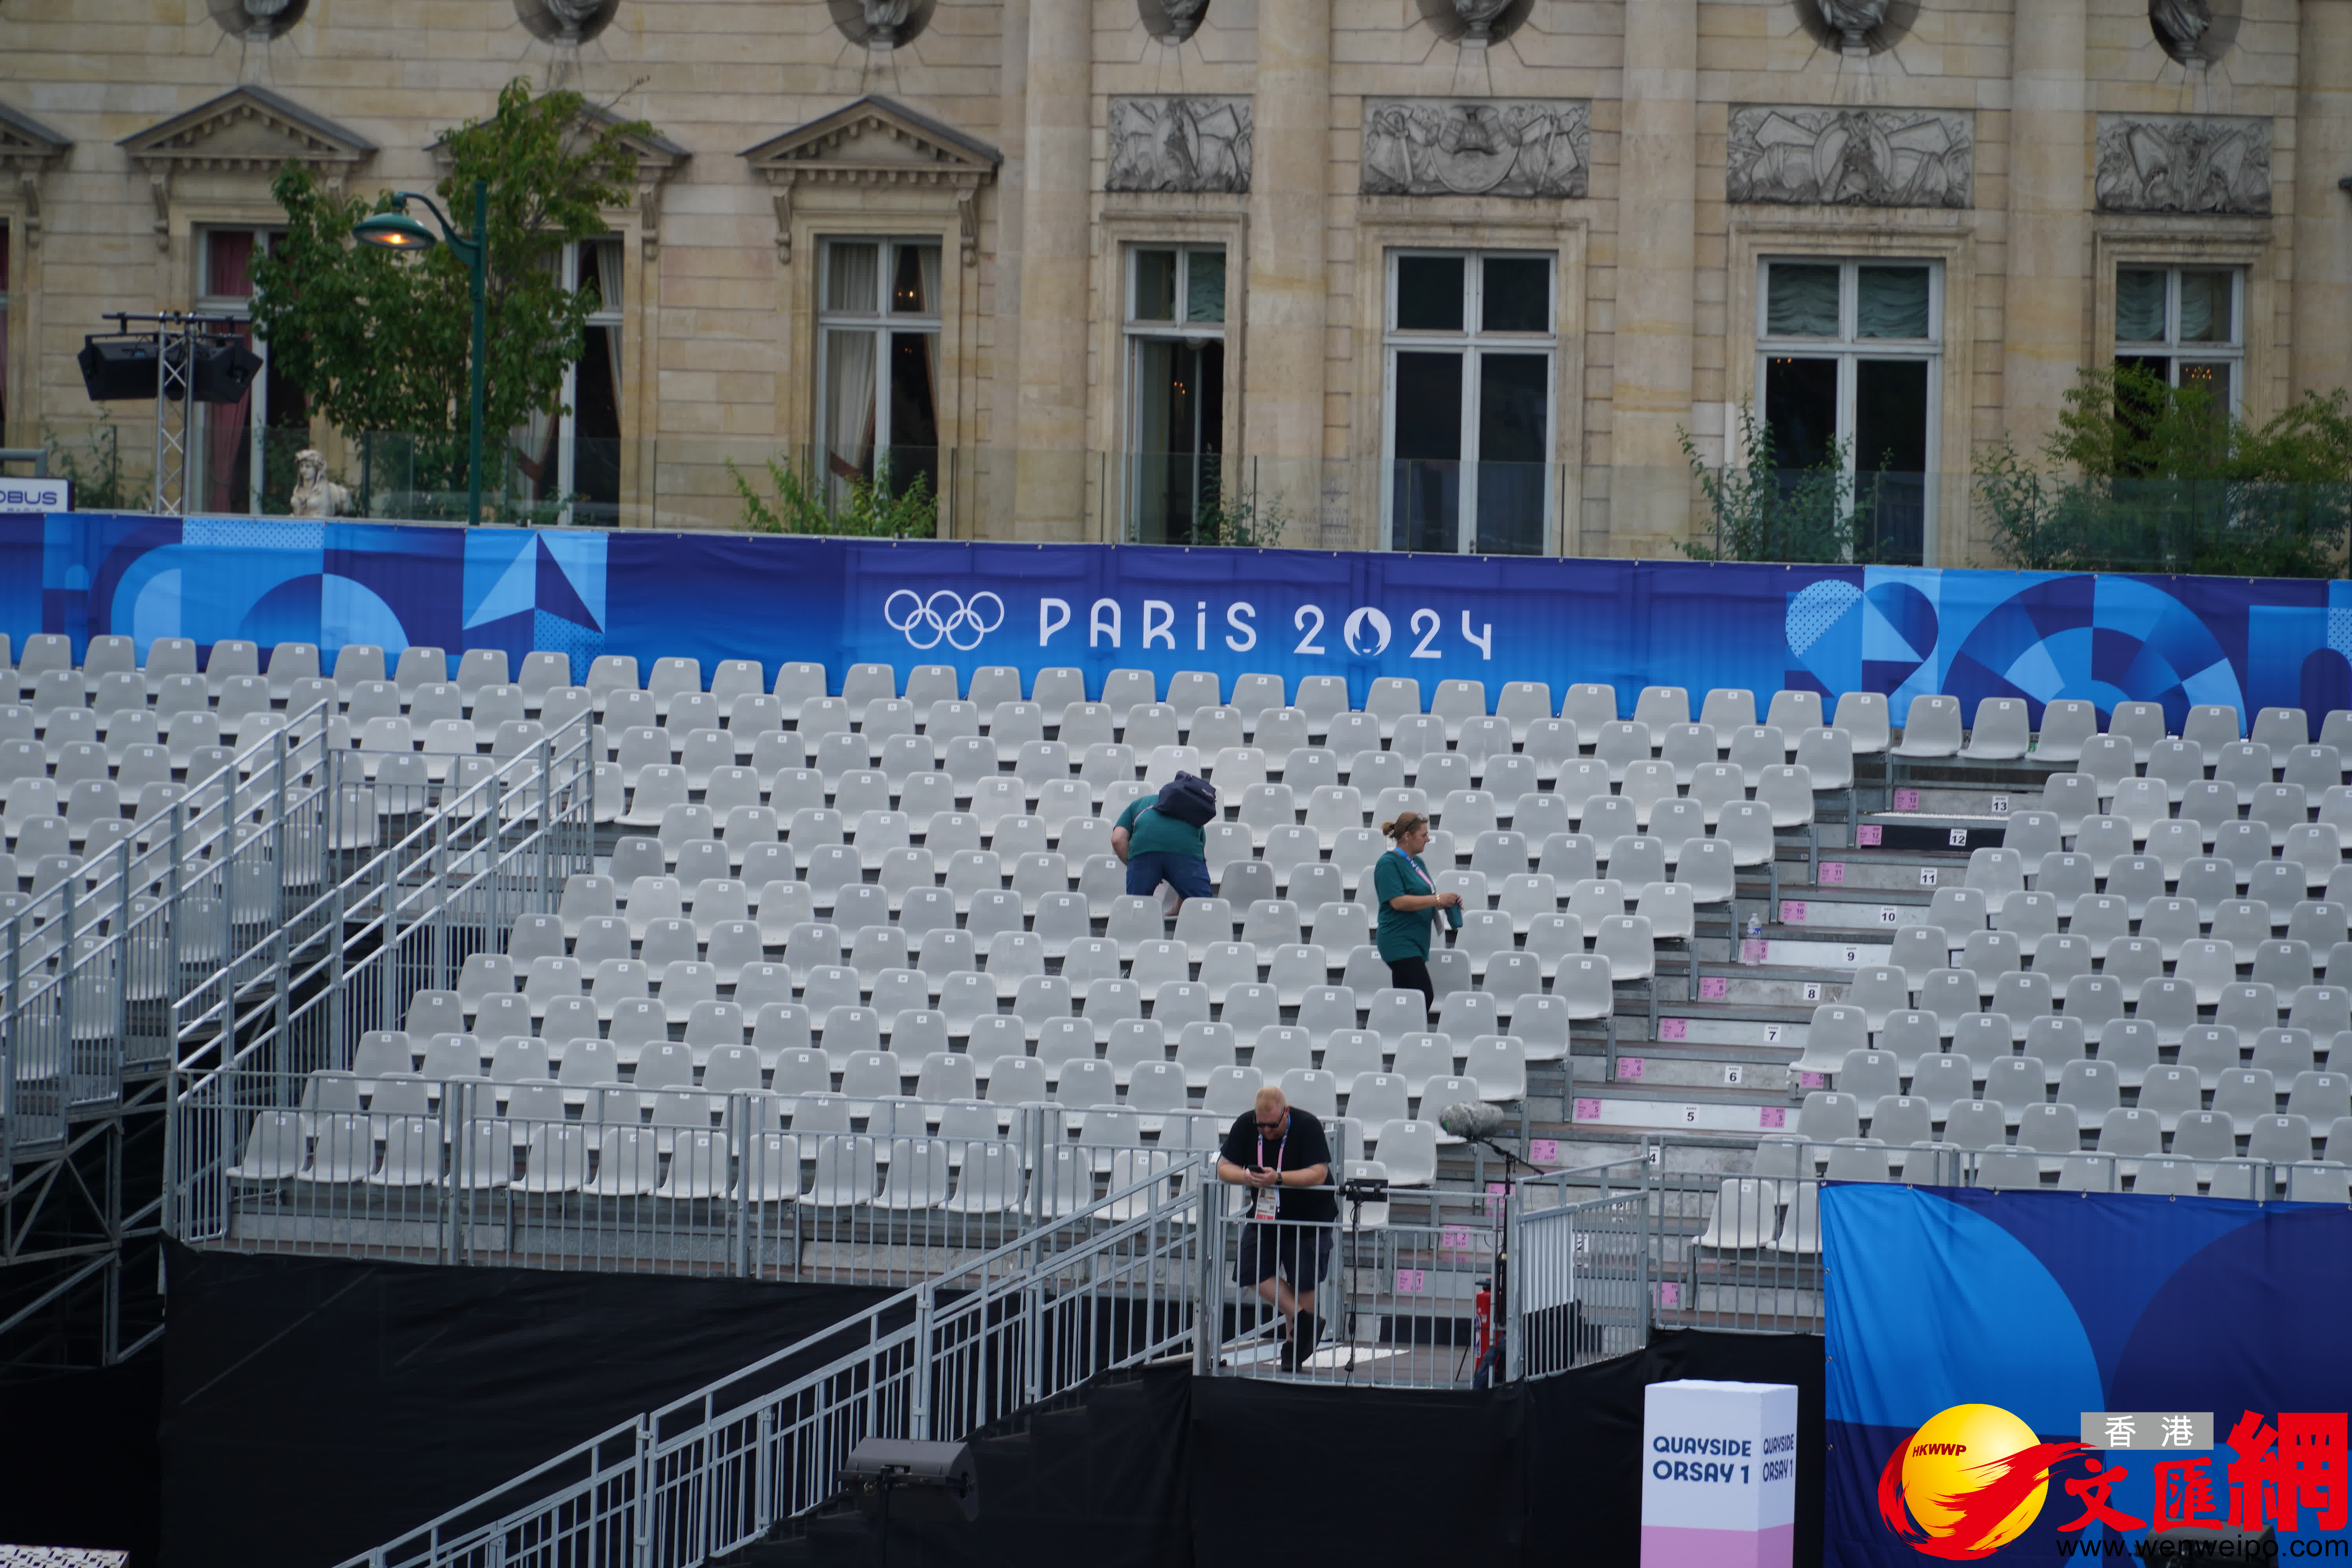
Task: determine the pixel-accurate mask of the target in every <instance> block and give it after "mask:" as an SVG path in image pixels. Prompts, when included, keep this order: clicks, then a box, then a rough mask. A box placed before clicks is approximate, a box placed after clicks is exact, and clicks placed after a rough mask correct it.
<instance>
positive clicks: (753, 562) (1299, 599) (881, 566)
mask: <svg viewBox="0 0 2352 1568" xmlns="http://www.w3.org/2000/svg"><path fill="white" fill-rule="evenodd" d="M0 559H5V562H6V563H7V564H8V565H10V566H13V567H14V568H15V570H13V571H0V631H5V632H7V633H8V634H9V635H10V636H11V637H15V638H16V639H18V641H19V643H20V645H21V639H22V638H23V637H25V636H26V634H28V633H32V632H37V631H50V632H63V633H66V634H68V636H70V637H74V638H75V639H76V640H77V642H80V641H82V640H83V639H86V638H88V637H93V636H98V635H101V634H106V633H127V634H129V635H130V636H131V637H133V638H134V639H135V640H136V641H137V642H138V644H139V649H140V653H141V655H142V657H144V655H145V652H146V648H147V647H148V645H149V644H151V643H152V641H153V639H154V638H156V637H191V638H194V640H195V641H196V642H197V643H198V644H199V645H209V644H211V643H213V642H215V641H217V640H219V639H221V638H224V637H242V638H249V639H251V640H253V641H255V642H257V643H260V644H262V645H263V646H264V647H268V646H269V645H271V644H273V643H278V642H281V641H289V640H292V641H300V642H315V643H317V644H319V645H320V647H321V649H322V650H323V651H324V652H325V654H326V656H327V658H329V659H330V660H331V658H332V657H333V650H334V649H335V648H336V647H340V646H341V645H342V644H344V643H347V642H366V643H374V644H377V645H378V646H380V647H383V649H384V650H385V651H386V652H387V653H389V654H396V653H397V652H398V651H399V650H400V649H401V648H404V647H407V646H409V645H410V644H412V643H416V644H423V645H428V646H432V647H441V648H445V649H447V650H450V651H452V652H456V651H458V650H462V649H465V648H475V647H486V648H502V649H504V650H506V652H507V654H508V656H509V664H510V667H511V666H515V665H519V664H520V657H521V655H522V654H524V653H526V652H528V651H530V650H531V649H534V648H546V649H552V650H556V651H560V652H563V653H566V654H569V655H571V656H572V675H573V679H585V677H586V674H587V666H588V661H589V660H590V659H591V658H594V657H595V656H596V655H598V654H601V653H615V654H627V655H631V656H634V657H635V658H636V659H637V660H638V662H639V667H640V668H641V669H642V668H645V667H646V666H647V665H649V664H650V662H651V661H652V660H653V659H655V658H659V657H662V656H664V655H685V656H688V657H691V658H698V659H700V660H701V661H702V665H703V668H705V669H706V670H708V669H709V668H710V667H711V666H712V665H713V664H714V663H716V662H717V661H718V660H719V659H722V658H746V659H754V660H757V661H758V662H759V663H760V664H761V665H762V666H763V667H764V668H765V669H766V670H767V672H768V673H769V674H770V676H771V677H772V675H773V672H774V670H775V668H776V667H777V666H778V665H779V664H781V663H783V662H785V661H788V660H792V661H798V660H807V661H812V662H815V663H819V664H823V665H824V666H825V667H826V668H827V669H828V670H829V671H830V672H831V673H832V675H833V677H834V679H836V680H838V679H840V677H841V675H842V673H843V672H844V671H845V669H846V668H847V667H848V666H849V665H850V664H852V663H855V662H858V661H861V660H880V661H887V662H889V663H893V664H898V665H901V666H906V665H912V664H920V663H940V664H949V665H952V666H954V667H956V668H958V669H960V670H962V671H965V672H969V671H970V670H971V669H973V668H978V667H979V666H982V665H1013V666H1016V667H1018V668H1022V669H1024V670H1031V669H1035V668H1040V667H1044V666H1048V665H1070V666H1076V667H1077V668H1081V669H1083V670H1085V671H1086V672H1087V677H1088V679H1089V681H1090V682H1091V683H1092V684H1093V686H1094V688H1095V689H1099V683H1100V681H1101V679H1102V677H1103V676H1104V675H1105V674H1107V673H1108V671H1110V670H1112V669H1114V668H1149V669H1151V670H1154V671H1156V672H1158V673H1160V675H1161V676H1163V677H1165V676H1166V675H1168V674H1171V673H1173V672H1174V671H1177V670H1180V669H1195V670H1210V671H1214V672H1216V673H1218V674H1219V675H1221V676H1223V677H1225V678H1227V679H1230V678H1231V677H1232V676H1234V675H1236V674H1239V673H1241V672H1243V671H1244V670H1259V671H1266V672H1270V673H1274V674H1278V675H1281V676H1282V677H1284V679H1286V680H1288V681H1292V682H1296V681H1297V679H1300V678H1302V677H1305V676H1309V675H1337V676H1339V677H1341V678H1342V679H1346V680H1347V681H1348V683H1349V687H1350V689H1351V690H1352V691H1353V692H1354V694H1355V695H1356V697H1357V698H1358V699H1359V700H1361V698H1362V697H1363V695H1364V693H1365V691H1366V689H1368V687H1369V686H1370V682H1371V681H1372V680H1373V679H1377V678H1379V677H1381V676H1409V677H1412V678H1414V679H1418V680H1420V681H1421V683H1422V686H1423V692H1424V694H1426V693H1427V692H1429V691H1430V690H1432V689H1434V687H1435V684H1436V682H1437V681H1439V680H1442V679H1475V680H1480V681H1483V682H1485V684H1486V690H1487V693H1488V696H1489V699H1490V700H1491V699H1492V698H1493V697H1494V696H1495V695H1496V693H1498V692H1499V691H1500V689H1501V688H1502V686H1503V684H1504V683H1505V682H1506V681H1511V680H1539V681H1543V682H1545V683H1547V684H1548V685H1549V686H1550V687H1551V689H1552V690H1553V691H1554V692H1555V693H1557V692H1559V690H1560V689H1562V688H1563V687H1564V686H1566V685H1567V684H1569V683H1570V682H1572V681H1584V680H1598V681H1607V682H1610V683H1611V684H1612V685H1614V686H1615V687H1616V689H1617V693H1618V701H1619V704H1620V706H1621V708H1622V710H1624V711H1626V712H1629V713H1630V712H1631V711H1632V709H1633V701H1634V699H1635V698H1636V696H1637V695H1638V694H1639V692H1640V690H1641V689H1642V688H1643V686H1648V685H1664V686H1682V687H1686V688H1688V689H1691V690H1693V691H1694V692H1703V691H1705V690H1706V689H1710V688H1714V687H1719V686H1730V687H1746V688H1748V689H1755V690H1759V691H1762V690H1769V689H1773V688H1774V685H1775V673H1776V672H1777V675H1778V682H1779V684H1780V685H1786V686H1790V687H1797V688H1801V689H1811V690H1814V691H1819V692H1822V693H1823V694H1825V695H1828V696H1832V697H1834V696H1835V695H1837V694H1839V693H1842V692H1845V691H1852V690H1867V691H1880V692H1885V694H1887V696H1888V697H1889V699H1890V700H1891V702H1892V705H1893V707H1894V709H1895V718H1896V721H1898V722H1899V721H1901V718H1902V716H1903V713H1904V711H1905V710H1906V707H1907V706H1908V703H1909V701H1910V699H1911V698H1913V697H1914V696H1917V695H1920V694H1922V693H1929V692H1948V693H1950V694H1952V695H1954V696H1957V697H1958V698H1959V699H1960V700H1961V703H1962V706H1963V708H1964V709H1966V710H1968V711H1969V712H1971V713H1972V712H1973V711H1974V710H1975V706H1976V704H1977V703H1978V702H1979V701H1981V700H1983V699H1985V698H1988V697H2021V698H2023V699H2024V700H2026V703H2027V705H2028V709H2029V711H2030V713H2031V716H2032V718H2033V719H2034V720H2035V721H2039V719H2040V717H2041V710H2042V704H2044V703H2047V702H2050V701H2053V700H2057V699H2060V698H2084V699H2087V700H2090V701H2092V702H2094V703H2095V704H2096V705H2097V706H2098V707H2099V708H2100V709H2101V710H2111V709H2113V708H2114V706H2115V705H2116V703H2117V702H2122V701H2132V700H2137V701H2151V702H2158V703H2161V704H2163V706H2164V708H2165V710H2166V711H2167V713H2168V716H2169V717H2170V719H2171V721H2173V722H2174V723H2175V724H2176V725H2177V724H2178V723H2179V721H2180V720H2181V718H2182V716H2183V715H2184V714H2185V712H2186V711H2187V710H2188V709H2189V706H2190V705H2192V704H2195V703H2203V702H2221V703H2228V704H2231V705H2232V706H2236V707H2239V708H2241V709H2242V710H2252V709H2255V708H2259V707H2263V706H2269V705H2283V706H2297V707H2301V708H2303V709H2305V710H2306V711H2308V712H2309V713H2310V714H2311V716H2312V718H2313V720H2314V721H2315V722H2316V721H2317V720H2318V718H2319V716H2320V715H2321V714H2322V713H2324V712H2325V711H2326V710H2327V709H2330V708H2336V707H2343V706H2347V705H2348V704H2352V584H2347V583H2340V582H2338V583H2326V582H2305V581H2249V580H2246V579H2242V578H2202V577H2120V576H2095V575H2091V574H2065V573H2019V572H1969V571H1943V570H1937V569H1934V568H1923V567H1881V566H1872V567H1853V566H1834V565H1832V566H1778V565H1762V564H1752V563H1721V564H1715V563H1698V562H1685V561H1598V560H1581V559H1565V560H1562V559H1534V560H1530V559H1495V558H1489V557H1481V556H1433V555H1395V554H1352V555H1351V554H1342V553H1331V552H1303V551H1234V550H1183V549H1173V548H1161V547H1153V546H1137V545H1087V544H1048V545H1034V544H1013V543H975V542H952V541H941V542H896V541H866V540H846V539H810V538H798V537H791V536H783V537H760V538H754V537H746V536H743V535H740V534H680V533H666V532H665V533H656V532H651V531H645V532H627V533H605V532H601V531H584V530H563V529H520V528H478V529H462V528H437V527H430V526H425V525H422V524H400V523H379V522H341V521H338V522H314V521H304V520H296V519H283V518H276V519H246V518H187V519H179V518H165V517H140V516H120V515H110V514H100V513H72V514H61V515H58V516H54V517H49V518H6V519H0ZM894 596H895V597H894ZM894 604H895V605H899V606H902V607H903V606H904V605H910V604H916V605H925V606H931V607H934V608H935V609H936V611H937V613H938V615H939V616H940V617H941V618H942V625H944V624H946V623H947V622H949V621H952V623H953V625H954V627H955V635H954V636H953V637H949V636H947V635H945V633H944V632H943V631H941V630H940V628H939V627H935V626H932V625H931V624H930V621H929V618H928V616H916V617H913V618H912V619H911V620H910V618H909V617H908V616H907V615H905V614H903V613H900V614H894V613H893V612H892V611H891V610H890V609H889V607H888V606H890V605H894ZM973 605H978V606H981V609H980V610H978V611H974V612H973V613H971V614H970V615H969V616H959V606H962V607H967V608H968V607H970V606H973Z"/></svg>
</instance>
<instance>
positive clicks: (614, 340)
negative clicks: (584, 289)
mask: <svg viewBox="0 0 2352 1568" xmlns="http://www.w3.org/2000/svg"><path fill="white" fill-rule="evenodd" d="M621 257H622V250H621V242H620V241H619V240H617V239H600V240H598V241H597V242H596V293H597V297H598V299H599V300H601V301H602V304H601V307H600V308H601V309H602V310H605V311H608V312H610V313H611V314H613V315H615V316H617V315H619V314H620V313H621V287H622V279H621ZM591 330H592V331H600V332H603V333H604V363H606V364H607V365H609V366H610V367H611V369H612V377H613V409H614V414H615V415H616V416H617V415H618V413H619V411H620V407H621V323H620V322H618V321H614V322H613V323H612V324H611V325H609V326H604V327H596V328H593V329H591Z"/></svg>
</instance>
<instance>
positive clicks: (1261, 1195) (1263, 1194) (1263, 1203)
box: [1250, 1117, 1290, 1220]
mask: <svg viewBox="0 0 2352 1568" xmlns="http://www.w3.org/2000/svg"><path fill="white" fill-rule="evenodd" d="M1289 1147H1290V1119H1289V1118H1288V1117H1284V1118H1283V1128H1282V1142H1279V1143H1276V1145H1275V1146H1274V1170H1275V1184H1274V1185H1273V1186H1270V1187H1260V1188H1258V1189H1257V1194H1256V1196H1255V1197H1254V1198H1252V1199H1251V1200H1250V1218H1252V1219H1257V1220H1270V1219H1272V1218H1273V1217H1274V1213H1275V1209H1276V1206H1277V1205H1279V1204H1280V1203H1281V1201H1282V1179H1281V1177H1282V1156H1283V1153H1284V1152H1285V1151H1286V1150H1287V1149H1288V1148H1289ZM1257 1163H1258V1165H1259V1167H1260V1168H1261V1169H1263V1168H1264V1167H1265V1133H1263V1132H1261V1133H1259V1134H1258V1135H1257Z"/></svg>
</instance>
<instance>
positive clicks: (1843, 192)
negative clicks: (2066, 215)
mask: <svg viewBox="0 0 2352 1568" xmlns="http://www.w3.org/2000/svg"><path fill="white" fill-rule="evenodd" d="M1975 169H1976V121H1975V117H1974V116H1972V115H1970V114H1969V113H1968V112H1967V111H1966V110H1912V109H1807V108H1801V107H1798V106H1794V105H1776V104H1769V103H1745V104H1735V105H1734V106H1733V107H1732V110H1731V135H1730V142H1729V145H1728V147H1727V157H1726V165H1725V170H1724V187H1725V189H1724V194H1725V195H1726V196H1727V198H1728V199H1729V200H1732V201H1735V202H1782V203H1789V204H1793V205H1825V206H1857V207H1965V206H1967V205H1969V198H1970V191H1971V187H1972V184H1973V176H1974V174H1975Z"/></svg>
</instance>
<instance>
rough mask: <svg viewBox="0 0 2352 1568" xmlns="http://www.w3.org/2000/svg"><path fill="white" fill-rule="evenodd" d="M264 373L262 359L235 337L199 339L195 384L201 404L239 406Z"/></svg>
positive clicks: (197, 342)
mask: <svg viewBox="0 0 2352 1568" xmlns="http://www.w3.org/2000/svg"><path fill="white" fill-rule="evenodd" d="M259 374H261V356H260V355H259V354H257V353H254V352H253V351H252V350H251V349H249V348H247V347H246V346H245V345H244V344H243V343H241V342H238V341H237V340H236V339H235V338H198V339H197V340H196V374H195V375H194V377H193V378H192V379H193V381H194V391H195V395H196V401H197V402H198V403H235V402H236V401H237V400H238V399H239V398H241V397H243V396H244V395H246V393H247V391H249V390H250V389H251V388H252V386H253V378H254V377H255V376H257V375H259Z"/></svg>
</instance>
